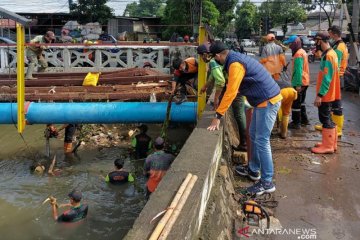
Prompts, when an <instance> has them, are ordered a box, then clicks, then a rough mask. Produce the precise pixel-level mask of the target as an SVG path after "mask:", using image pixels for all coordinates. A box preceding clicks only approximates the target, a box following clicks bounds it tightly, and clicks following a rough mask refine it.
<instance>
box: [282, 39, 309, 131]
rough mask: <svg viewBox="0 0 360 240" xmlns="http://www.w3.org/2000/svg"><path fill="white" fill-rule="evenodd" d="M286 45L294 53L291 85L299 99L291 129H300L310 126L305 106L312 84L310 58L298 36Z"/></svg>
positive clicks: (294, 110)
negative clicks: (303, 126) (307, 92)
mask: <svg viewBox="0 0 360 240" xmlns="http://www.w3.org/2000/svg"><path fill="white" fill-rule="evenodd" d="M284 44H289V48H290V49H291V52H292V56H293V58H292V76H291V85H292V86H293V88H294V89H295V90H296V91H297V92H298V98H297V99H296V100H295V101H294V102H293V105H292V114H291V116H292V122H291V123H290V125H289V128H292V129H300V125H309V119H308V117H307V114H306V106H305V98H306V91H307V89H308V87H309V83H310V71H309V62H308V56H307V54H306V51H305V50H304V49H303V48H302V44H301V40H300V38H299V37H298V36H296V35H292V36H290V37H289V39H288V40H286V41H285V42H284Z"/></svg>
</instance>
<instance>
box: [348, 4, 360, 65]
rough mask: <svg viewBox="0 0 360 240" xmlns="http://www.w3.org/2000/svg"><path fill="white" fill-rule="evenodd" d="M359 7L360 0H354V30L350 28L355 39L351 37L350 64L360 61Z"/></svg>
mask: <svg viewBox="0 0 360 240" xmlns="http://www.w3.org/2000/svg"><path fill="white" fill-rule="evenodd" d="M359 7H360V0H353V9H352V19H351V26H352V31H351V30H350V32H351V34H352V33H353V34H354V39H352V38H350V43H351V46H350V58H349V65H350V66H355V65H356V64H357V63H359V62H360V59H359V50H358V46H357V44H356V42H358V41H359V38H358V34H359Z"/></svg>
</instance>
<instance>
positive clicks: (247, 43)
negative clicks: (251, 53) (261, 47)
mask: <svg viewBox="0 0 360 240" xmlns="http://www.w3.org/2000/svg"><path fill="white" fill-rule="evenodd" d="M240 45H241V46H243V47H255V46H256V44H255V42H254V41H253V40H251V39H243V40H241V42H240Z"/></svg>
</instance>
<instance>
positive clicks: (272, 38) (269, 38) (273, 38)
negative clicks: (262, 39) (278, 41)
mask: <svg viewBox="0 0 360 240" xmlns="http://www.w3.org/2000/svg"><path fill="white" fill-rule="evenodd" d="M266 40H268V41H274V40H275V35H274V34H272V33H269V34H268V35H266Z"/></svg>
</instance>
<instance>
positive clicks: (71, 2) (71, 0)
mask: <svg viewBox="0 0 360 240" xmlns="http://www.w3.org/2000/svg"><path fill="white" fill-rule="evenodd" d="M68 1H69V12H71V6H72V4H73V0H68Z"/></svg>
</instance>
